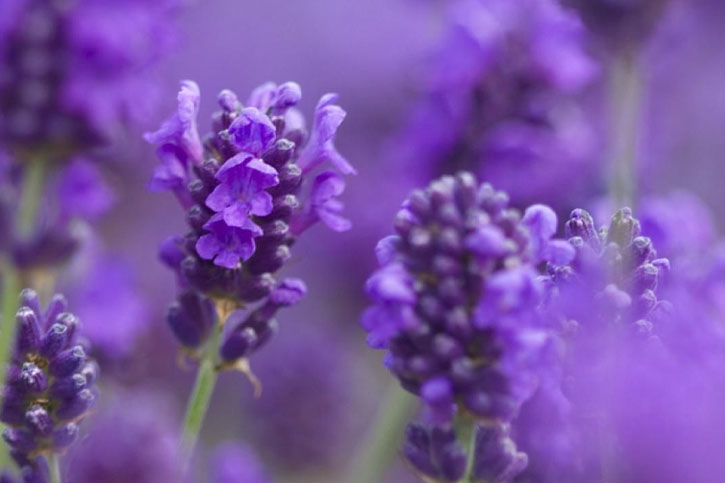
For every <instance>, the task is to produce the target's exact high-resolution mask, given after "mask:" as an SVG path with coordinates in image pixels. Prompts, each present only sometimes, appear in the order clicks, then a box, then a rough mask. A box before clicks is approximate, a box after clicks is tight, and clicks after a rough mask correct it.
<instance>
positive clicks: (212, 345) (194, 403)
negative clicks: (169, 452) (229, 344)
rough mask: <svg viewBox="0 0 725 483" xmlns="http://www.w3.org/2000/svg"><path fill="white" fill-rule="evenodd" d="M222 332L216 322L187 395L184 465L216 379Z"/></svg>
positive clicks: (194, 440) (188, 458)
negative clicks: (217, 355)
mask: <svg viewBox="0 0 725 483" xmlns="http://www.w3.org/2000/svg"><path fill="white" fill-rule="evenodd" d="M221 333H222V325H221V324H217V325H216V327H215V328H214V333H213V334H212V336H211V338H210V339H209V341H208V342H207V344H206V347H205V348H204V353H203V355H202V359H201V362H200V364H199V371H198V372H197V374H196V382H195V383H194V389H193V390H192V391H191V395H190V396H189V402H188V403H187V406H186V416H185V417H184V429H183V435H182V440H181V457H182V461H183V462H184V465H188V464H189V461H190V459H191V457H192V455H193V453H194V447H195V446H196V442H197V440H198V439H199V433H200V432H201V427H202V425H203V424H204V417H205V416H206V412H207V410H208V409H209V402H210V401H211V396H212V393H213V392H214V386H215V385H216V380H217V375H218V372H217V369H216V367H215V365H216V364H215V361H216V353H217V350H218V348H219V338H220V337H221Z"/></svg>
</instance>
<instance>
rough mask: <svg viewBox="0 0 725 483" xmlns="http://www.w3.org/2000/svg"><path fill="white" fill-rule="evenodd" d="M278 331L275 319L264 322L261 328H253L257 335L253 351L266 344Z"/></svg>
mask: <svg viewBox="0 0 725 483" xmlns="http://www.w3.org/2000/svg"><path fill="white" fill-rule="evenodd" d="M278 330H279V324H278V323H277V319H268V320H265V321H264V323H263V324H261V326H258V327H255V331H256V333H257V343H256V344H255V345H254V350H257V349H259V348H260V347H262V346H263V345H264V344H266V343H267V342H268V341H269V340H270V339H271V338H272V337H273V336H274V334H276V333H277V331H278Z"/></svg>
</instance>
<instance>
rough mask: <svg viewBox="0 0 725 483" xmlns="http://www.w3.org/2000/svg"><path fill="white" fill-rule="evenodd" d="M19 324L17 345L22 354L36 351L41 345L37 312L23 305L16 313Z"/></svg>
mask: <svg viewBox="0 0 725 483" xmlns="http://www.w3.org/2000/svg"><path fill="white" fill-rule="evenodd" d="M15 320H16V321H17V324H18V335H17V341H18V342H17V344H18V345H17V347H18V351H19V352H20V353H21V354H26V353H28V352H34V351H36V350H38V346H39V345H40V325H39V324H38V317H37V316H36V315H35V312H34V311H33V310H32V309H30V308H28V307H21V308H20V310H18V313H17V314H16V315H15Z"/></svg>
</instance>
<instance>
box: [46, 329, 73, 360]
mask: <svg viewBox="0 0 725 483" xmlns="http://www.w3.org/2000/svg"><path fill="white" fill-rule="evenodd" d="M68 336H69V330H68V327H66V326H65V325H63V324H58V323H55V324H53V325H52V326H51V327H50V329H48V332H47V333H46V334H45V335H44V336H43V338H42V339H41V340H40V351H39V352H40V355H42V356H43V357H45V358H51V357H54V356H55V355H56V354H58V352H60V351H62V350H63V349H64V348H65V347H66V345H67V343H68V340H69V337H68Z"/></svg>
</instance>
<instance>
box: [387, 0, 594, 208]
mask: <svg viewBox="0 0 725 483" xmlns="http://www.w3.org/2000/svg"><path fill="white" fill-rule="evenodd" d="M450 7H451V8H450V11H451V15H450V19H449V26H448V27H447V31H446V32H447V33H446V37H445V39H444V42H443V46H442V48H441V50H440V52H438V55H437V56H436V57H435V61H434V64H433V65H432V68H431V72H430V74H429V78H428V79H427V80H426V82H425V84H424V86H423V97H422V100H421V101H420V103H419V104H418V106H417V108H416V109H415V110H414V111H413V115H412V120H411V121H410V122H409V124H408V126H407V127H406V129H405V131H404V132H403V133H402V136H401V138H400V139H398V140H397V141H396V143H395V144H396V146H397V147H396V148H395V149H394V152H393V154H394V156H395V157H396V160H397V161H398V162H399V160H400V159H402V162H403V165H404V166H405V167H406V174H408V172H409V168H410V167H412V166H415V167H416V170H418V172H420V173H421V174H422V175H423V177H424V179H425V180H427V179H430V178H431V177H432V176H438V175H440V174H446V173H454V172H456V171H457V170H461V169H463V170H470V171H472V172H475V173H477V174H480V176H481V177H482V178H483V179H486V180H490V181H491V182H492V183H494V184H495V185H496V186H499V187H501V188H503V189H505V190H507V191H508V192H509V193H510V194H511V195H512V196H513V198H514V199H517V200H519V201H520V202H527V201H528V202H532V201H534V200H539V199H547V200H550V201H551V202H553V203H555V204H557V205H558V204H562V203H563V202H565V201H567V199H572V198H575V197H576V196H577V194H578V193H580V192H581V191H582V190H583V189H586V188H587V187H589V186H591V180H590V179H589V178H590V177H589V176H588V173H590V172H591V166H590V165H589V163H588V161H589V160H590V158H591V157H592V154H593V151H594V147H595V145H594V136H593V133H592V129H591V128H590V127H589V126H588V124H587V121H586V120H585V119H584V116H583V114H582V112H581V111H580V110H579V108H578V107H577V106H576V105H575V103H574V98H573V95H574V94H575V93H576V92H578V91H580V90H581V88H582V87H584V86H585V85H586V84H587V83H589V81H590V80H591V79H592V78H593V77H594V75H595V74H596V68H595V66H594V64H593V61H592V60H591V59H590V58H589V57H588V56H587V55H586V54H585V52H584V48H583V45H582V39H581V37H582V34H583V29H582V28H581V26H580V25H579V23H578V22H577V20H576V18H575V17H574V16H573V15H570V14H568V13H567V12H564V11H563V10H562V9H561V8H560V7H559V6H558V5H557V4H556V2H554V1H550V0H524V1H516V2H511V1H508V0H493V1H488V0H487V1H483V0H458V1H455V2H453V3H452V5H451V6H450ZM421 167H422V168H421ZM563 177H566V178H567V179H570V180H571V181H572V183H571V184H570V185H569V187H568V189H567V190H560V189H556V187H557V186H558V182H559V180H561V179H562V178H563ZM522 179H526V183H521V180H522Z"/></svg>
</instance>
